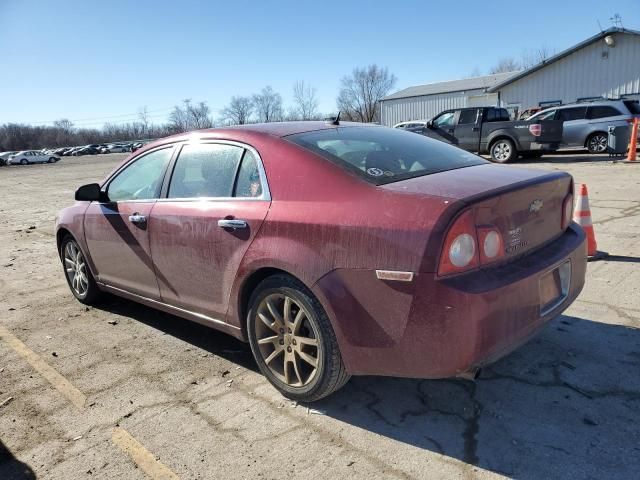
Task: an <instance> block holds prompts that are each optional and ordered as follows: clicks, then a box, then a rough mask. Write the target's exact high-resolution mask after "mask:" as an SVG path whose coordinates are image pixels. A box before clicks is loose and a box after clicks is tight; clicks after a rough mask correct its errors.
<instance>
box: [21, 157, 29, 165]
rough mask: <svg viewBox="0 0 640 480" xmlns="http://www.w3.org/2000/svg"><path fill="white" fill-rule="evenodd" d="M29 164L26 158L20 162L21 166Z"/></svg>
mask: <svg viewBox="0 0 640 480" xmlns="http://www.w3.org/2000/svg"><path fill="white" fill-rule="evenodd" d="M28 164H29V162H28V160H27V159H26V158H23V159H22V160H20V165H28Z"/></svg>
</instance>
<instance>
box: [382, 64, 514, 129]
mask: <svg viewBox="0 0 640 480" xmlns="http://www.w3.org/2000/svg"><path fill="white" fill-rule="evenodd" d="M517 73H518V72H509V73H496V74H494V75H486V76H483V77H473V78H465V79H463V80H453V81H450V82H439V83H430V84H428V85H418V86H415V87H409V88H405V89H404V90H400V91H399V92H396V93H394V94H392V95H389V96H387V97H385V98H383V99H382V100H381V101H380V123H382V125H387V126H393V125H395V124H396V123H399V122H404V121H407V120H422V119H428V118H431V117H433V116H434V115H436V114H438V113H440V112H441V111H443V110H447V109H449V108H462V107H482V106H490V105H497V102H498V94H497V93H487V90H488V89H489V88H490V87H493V86H495V85H497V84H498V83H501V82H504V81H505V80H508V79H509V78H510V77H513V76H514V75H515V74H517Z"/></svg>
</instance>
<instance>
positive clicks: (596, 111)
mask: <svg viewBox="0 0 640 480" xmlns="http://www.w3.org/2000/svg"><path fill="white" fill-rule="evenodd" d="M619 115H622V113H621V112H620V111H619V110H618V109H617V108H614V107H609V106H606V105H600V106H595V107H589V110H588V112H587V118H589V119H591V120H595V119H597V118H606V117H617V116H619Z"/></svg>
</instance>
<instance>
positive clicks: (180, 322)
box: [95, 296, 259, 372]
mask: <svg viewBox="0 0 640 480" xmlns="http://www.w3.org/2000/svg"><path fill="white" fill-rule="evenodd" d="M95 308H97V309H100V310H104V311H107V312H111V313H116V314H118V315H123V316H125V317H129V318H132V319H134V320H137V321H139V322H142V323H144V324H146V325H148V326H150V327H152V328H155V329H157V330H160V331H162V332H164V333H167V334H168V335H172V336H174V337H176V338H179V339H180V340H183V341H185V342H187V343H190V344H191V345H194V346H196V347H198V348H201V349H203V350H206V351H207V352H209V353H212V354H214V355H216V356H218V357H222V358H225V359H227V360H229V361H230V362H233V363H236V364H238V365H240V366H242V367H244V368H246V369H248V370H253V371H254V372H258V371H259V370H258V366H257V365H256V362H255V361H254V359H253V355H252V353H251V348H250V347H249V344H246V343H243V342H241V341H239V340H236V339H235V338H234V337H232V336H230V335H227V334H224V333H222V332H219V331H217V330H214V329H213V328H209V327H206V326H204V325H200V324H198V323H195V322H191V321H189V320H185V319H184V318H180V317H176V316H175V315H171V314H168V313H164V312H161V311H159V310H156V309H153V308H150V307H147V306H145V305H141V304H139V303H135V302H132V301H129V300H126V299H122V298H117V297H114V296H107V298H106V299H105V300H104V301H103V302H101V303H100V304H98V305H96V306H95Z"/></svg>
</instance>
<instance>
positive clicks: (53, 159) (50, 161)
mask: <svg viewBox="0 0 640 480" xmlns="http://www.w3.org/2000/svg"><path fill="white" fill-rule="evenodd" d="M55 161H56V159H55V158H53V157H51V158H50V159H49V160H48V163H53V162H55Z"/></svg>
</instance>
